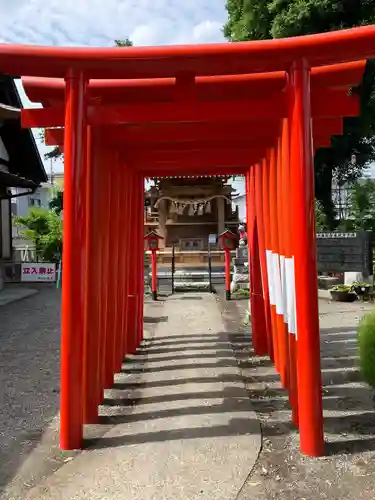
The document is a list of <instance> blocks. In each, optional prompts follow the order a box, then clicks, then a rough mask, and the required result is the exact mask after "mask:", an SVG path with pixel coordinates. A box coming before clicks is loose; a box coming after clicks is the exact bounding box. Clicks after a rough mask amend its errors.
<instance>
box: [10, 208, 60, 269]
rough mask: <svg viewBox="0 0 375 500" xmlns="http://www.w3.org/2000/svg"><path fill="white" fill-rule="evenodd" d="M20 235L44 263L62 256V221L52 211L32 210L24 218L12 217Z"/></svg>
mask: <svg viewBox="0 0 375 500" xmlns="http://www.w3.org/2000/svg"><path fill="white" fill-rule="evenodd" d="M14 224H15V225H16V226H18V227H20V229H21V234H22V235H23V236H24V237H25V238H28V239H29V240H31V241H32V242H33V243H34V245H35V250H36V254H37V256H38V258H39V259H41V260H42V261H45V262H55V261H57V260H59V256H61V255H62V220H61V218H60V217H59V216H58V215H57V213H56V212H55V211H54V210H46V209H44V208H34V209H33V210H30V213H29V215H27V216H26V217H20V216H18V217H14Z"/></svg>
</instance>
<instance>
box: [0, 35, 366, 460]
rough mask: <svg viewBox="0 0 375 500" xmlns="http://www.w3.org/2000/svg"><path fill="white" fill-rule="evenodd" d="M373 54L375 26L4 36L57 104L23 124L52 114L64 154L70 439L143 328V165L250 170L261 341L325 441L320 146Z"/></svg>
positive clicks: (4, 58) (158, 172)
mask: <svg viewBox="0 0 375 500" xmlns="http://www.w3.org/2000/svg"><path fill="white" fill-rule="evenodd" d="M374 55H375V27H374V26H369V27H363V28H356V29H352V30H344V31H340V32H331V33H328V34H322V35H312V36H306V37H297V38H293V39H281V40H271V41H261V42H245V43H236V44H214V45H204V46H177V47H151V48H150V47H147V48H138V47H129V48H126V49H123V48H108V49H107V48H103V49H97V48H60V47H53V48H52V47H35V46H15V45H0V70H1V71H3V72H5V73H8V74H13V75H14V74H18V75H22V76H24V77H31V78H24V80H23V83H24V86H25V89H26V92H27V93H28V96H29V98H30V99H31V100H36V101H39V102H42V103H43V105H44V108H43V109H32V110H24V111H23V114H22V120H23V125H24V126H25V127H45V128H49V129H50V130H47V133H46V139H47V143H49V144H51V145H52V144H57V145H59V146H60V147H63V149H64V153H65V192H64V250H63V252H64V253H63V262H64V266H63V306H62V308H63V310H62V320H63V322H62V350H61V365H62V368H61V441H60V443H61V447H62V448H63V449H73V448H80V447H81V446H82V438H83V424H84V423H93V422H96V421H97V411H98V405H99V404H100V402H101V401H102V398H103V390H104V388H106V387H110V386H111V385H112V383H113V375H114V373H116V372H117V371H118V370H119V369H120V367H121V362H122V359H123V356H124V355H125V354H127V353H134V352H135V350H136V349H137V347H138V346H139V344H140V342H141V341H142V335H143V182H144V177H146V176H151V177H152V176H170V175H233V174H236V173H242V174H245V175H246V184H247V208H248V218H247V220H248V225H249V228H248V229H249V231H248V232H249V246H250V251H249V264H250V270H251V280H250V281H251V299H250V303H251V310H252V335H253V344H254V348H255V350H256V352H257V353H258V354H266V353H268V354H269V355H270V357H271V358H272V359H273V360H274V362H275V365H276V368H277V370H278V371H279V373H280V375H281V379H282V382H283V384H284V386H285V387H286V388H288V389H289V394H290V401H291V405H292V409H293V421H294V423H296V424H297V425H299V429H300V440H301V451H302V452H304V453H307V454H309V455H321V454H323V453H324V438H323V419H322V396H321V375H320V348H319V321H318V306H317V286H316V279H317V272H316V252H315V216H314V182H313V149H314V148H317V147H320V146H327V145H329V140H330V137H331V135H333V134H340V133H341V130H342V118H343V117H344V116H355V115H356V114H357V113H358V100H357V98H356V96H355V95H349V92H348V89H349V88H350V87H352V86H356V85H357V84H359V83H360V81H361V78H362V73H363V70H364V66H365V61H364V60H363V59H364V58H368V57H374ZM35 77H37V78H35ZM103 78H106V79H105V80H104V79H103ZM64 80H65V81H64ZM53 127H64V130H62V129H61V128H57V129H56V128H55V129H54V128H53ZM121 203H122V205H121ZM110 254H111V255H110ZM110 258H111V262H113V265H112V266H110V265H109V263H110Z"/></svg>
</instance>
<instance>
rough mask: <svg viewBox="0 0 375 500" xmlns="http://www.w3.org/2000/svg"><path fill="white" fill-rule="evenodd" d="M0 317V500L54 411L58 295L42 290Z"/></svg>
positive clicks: (56, 398) (6, 308)
mask: <svg viewBox="0 0 375 500" xmlns="http://www.w3.org/2000/svg"><path fill="white" fill-rule="evenodd" d="M0 315H1V322H0V383H1V391H0V408H1V417H0V498H2V497H3V495H2V493H3V489H4V487H5V486H6V484H7V483H8V482H9V481H11V480H12V479H13V478H14V476H15V475H16V474H17V471H18V470H19V469H20V468H21V466H22V464H23V462H24V460H25V458H26V457H27V455H28V454H29V453H30V452H31V451H32V450H33V448H34V447H35V446H36V445H37V444H38V443H39V442H40V440H41V437H42V435H43V433H44V431H45V429H46V428H47V427H48V426H49V425H50V424H52V423H53V420H54V417H55V416H56V414H57V412H58V404H59V348H60V291H57V290H56V289H55V288H54V287H47V288H44V289H41V290H40V292H39V293H38V294H37V295H34V296H32V297H29V298H26V299H24V300H21V301H18V302H14V303H12V304H8V305H6V306H3V307H1V309H0ZM4 498H5V497H4Z"/></svg>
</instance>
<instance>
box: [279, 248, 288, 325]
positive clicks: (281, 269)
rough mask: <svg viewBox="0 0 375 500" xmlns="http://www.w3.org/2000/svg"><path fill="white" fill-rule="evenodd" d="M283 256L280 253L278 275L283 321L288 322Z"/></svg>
mask: <svg viewBox="0 0 375 500" xmlns="http://www.w3.org/2000/svg"><path fill="white" fill-rule="evenodd" d="M285 260H286V259H285V256H284V255H280V277H281V294H282V299H283V312H284V323H285V324H286V325H287V324H288V301H287V280H286V266H285Z"/></svg>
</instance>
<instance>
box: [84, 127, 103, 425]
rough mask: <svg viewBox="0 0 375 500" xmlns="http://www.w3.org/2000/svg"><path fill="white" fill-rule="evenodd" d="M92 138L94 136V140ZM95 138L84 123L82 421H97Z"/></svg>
mask: <svg viewBox="0 0 375 500" xmlns="http://www.w3.org/2000/svg"><path fill="white" fill-rule="evenodd" d="M93 139H94V140H93ZM95 167H96V165H95V138H93V137H92V130H91V127H87V155H86V176H87V180H86V214H87V215H86V257H85V260H86V269H85V276H86V279H85V308H84V315H85V324H84V332H85V349H84V389H83V403H84V404H83V414H84V423H85V424H95V423H97V422H98V392H99V386H100V380H99V338H100V326H99V307H100V306H99V304H100V287H99V286H98V283H101V276H100V261H99V259H100V244H99V240H98V233H99V231H98V227H97V226H98V220H99V218H100V213H99V212H100V206H99V204H98V202H99V179H98V169H97V168H95Z"/></svg>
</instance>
